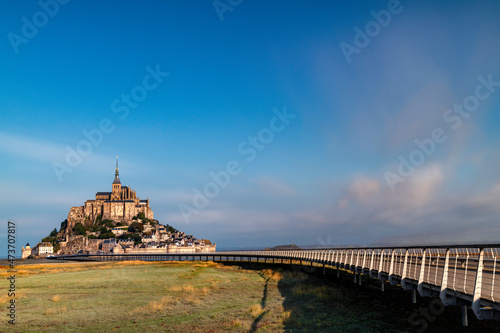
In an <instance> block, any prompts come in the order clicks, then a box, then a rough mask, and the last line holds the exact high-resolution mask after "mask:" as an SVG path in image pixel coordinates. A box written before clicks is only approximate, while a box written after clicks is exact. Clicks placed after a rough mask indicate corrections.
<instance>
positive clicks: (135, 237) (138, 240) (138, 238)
mask: <svg viewBox="0 0 500 333" xmlns="http://www.w3.org/2000/svg"><path fill="white" fill-rule="evenodd" d="M130 238H132V239H133V240H134V245H137V244H140V243H142V238H141V236H140V235H139V234H136V233H133V234H131V235H130Z"/></svg>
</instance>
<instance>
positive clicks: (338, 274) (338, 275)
mask: <svg viewBox="0 0 500 333" xmlns="http://www.w3.org/2000/svg"><path fill="white" fill-rule="evenodd" d="M339 277H340V268H339V266H337V279H338V278H339Z"/></svg>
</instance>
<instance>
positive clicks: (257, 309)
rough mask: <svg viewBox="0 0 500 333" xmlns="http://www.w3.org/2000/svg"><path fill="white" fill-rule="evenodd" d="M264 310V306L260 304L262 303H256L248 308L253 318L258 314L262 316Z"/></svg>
mask: <svg viewBox="0 0 500 333" xmlns="http://www.w3.org/2000/svg"><path fill="white" fill-rule="evenodd" d="M263 311H264V310H263V309H262V307H261V306H260V304H254V305H252V306H251V307H250V309H248V312H249V313H250V315H251V316H252V317H253V318H257V317H258V316H260V314H261V313H262V312H263Z"/></svg>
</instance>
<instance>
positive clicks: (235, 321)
mask: <svg viewBox="0 0 500 333" xmlns="http://www.w3.org/2000/svg"><path fill="white" fill-rule="evenodd" d="M242 326H243V323H242V322H241V320H239V319H233V320H232V321H231V324H230V326H229V327H230V328H241V327H242Z"/></svg>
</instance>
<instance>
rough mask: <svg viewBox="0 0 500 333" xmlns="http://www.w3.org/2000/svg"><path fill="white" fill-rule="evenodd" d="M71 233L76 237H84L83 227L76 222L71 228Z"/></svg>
mask: <svg viewBox="0 0 500 333" xmlns="http://www.w3.org/2000/svg"><path fill="white" fill-rule="evenodd" d="M73 232H74V233H75V234H77V235H85V227H84V226H83V224H82V223H81V222H78V223H77V224H75V226H74V227H73Z"/></svg>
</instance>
